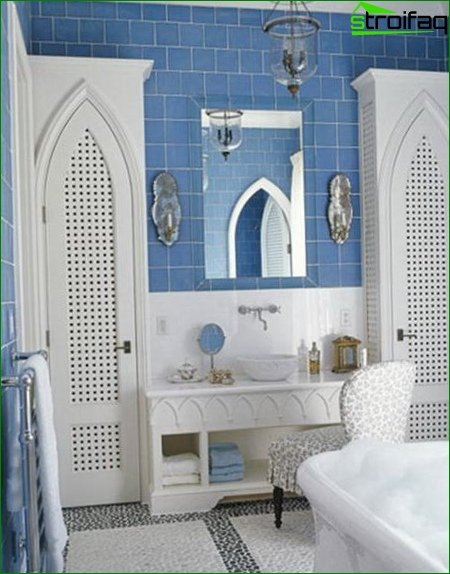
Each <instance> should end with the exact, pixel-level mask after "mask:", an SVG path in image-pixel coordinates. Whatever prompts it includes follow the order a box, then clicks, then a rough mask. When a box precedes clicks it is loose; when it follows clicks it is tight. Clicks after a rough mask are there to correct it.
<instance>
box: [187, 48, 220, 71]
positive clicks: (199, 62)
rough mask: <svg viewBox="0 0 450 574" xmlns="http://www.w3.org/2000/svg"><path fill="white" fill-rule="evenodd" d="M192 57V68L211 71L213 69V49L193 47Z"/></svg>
mask: <svg viewBox="0 0 450 574" xmlns="http://www.w3.org/2000/svg"><path fill="white" fill-rule="evenodd" d="M192 58H193V69H194V70H203V71H212V70H214V69H215V65H216V63H215V57H214V50H207V49H204V48H194V50H193V51H192Z"/></svg>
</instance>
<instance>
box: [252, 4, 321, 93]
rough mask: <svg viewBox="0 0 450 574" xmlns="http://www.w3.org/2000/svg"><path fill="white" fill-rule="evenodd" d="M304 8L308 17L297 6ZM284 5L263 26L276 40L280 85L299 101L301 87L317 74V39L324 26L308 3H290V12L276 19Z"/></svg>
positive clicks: (272, 59)
mask: <svg viewBox="0 0 450 574" xmlns="http://www.w3.org/2000/svg"><path fill="white" fill-rule="evenodd" d="M298 4H301V5H302V8H303V10H304V14H301V13H300V11H299V10H298V7H297V5H298ZM278 5H281V2H276V3H275V5H274V7H273V10H272V12H271V14H270V15H269V17H268V19H267V20H266V22H265V23H264V24H263V27H262V29H263V32H267V34H268V35H269V36H270V38H271V40H272V46H271V51H270V65H271V69H272V73H273V75H274V77H275V80H276V81H277V82H280V83H281V84H284V85H285V86H287V89H288V90H289V92H290V93H291V94H292V96H293V97H295V96H296V95H297V94H298V91H299V88H300V85H301V84H303V83H304V82H305V81H306V80H308V79H309V78H310V77H311V76H313V75H314V74H315V72H316V70H317V51H318V50H317V36H318V34H317V33H318V31H319V30H320V23H319V22H318V21H317V20H316V19H314V18H313V17H312V16H311V13H310V11H309V10H308V8H307V7H306V4H305V2H294V1H290V2H289V11H285V14H284V15H283V16H279V17H276V18H272V15H273V14H274V12H275V10H276V9H277V7H278Z"/></svg>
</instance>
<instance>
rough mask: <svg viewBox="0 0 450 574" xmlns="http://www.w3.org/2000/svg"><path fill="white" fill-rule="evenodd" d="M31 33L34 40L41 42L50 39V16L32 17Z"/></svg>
mask: <svg viewBox="0 0 450 574" xmlns="http://www.w3.org/2000/svg"><path fill="white" fill-rule="evenodd" d="M31 33H32V34H33V38H34V40H36V41H37V42H41V41H43V40H52V38H53V21H52V19H51V18H33V21H32V27H31Z"/></svg>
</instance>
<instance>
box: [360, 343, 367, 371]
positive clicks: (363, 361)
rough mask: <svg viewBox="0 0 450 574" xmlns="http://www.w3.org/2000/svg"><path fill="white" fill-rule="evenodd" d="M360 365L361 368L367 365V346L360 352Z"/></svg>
mask: <svg viewBox="0 0 450 574" xmlns="http://www.w3.org/2000/svg"><path fill="white" fill-rule="evenodd" d="M359 367H360V369H362V368H364V367H367V349H366V348H365V347H363V348H362V349H361V350H360V352H359Z"/></svg>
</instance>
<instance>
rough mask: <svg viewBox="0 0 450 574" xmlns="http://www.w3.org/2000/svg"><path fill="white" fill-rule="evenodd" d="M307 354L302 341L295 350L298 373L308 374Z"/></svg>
mask: <svg viewBox="0 0 450 574" xmlns="http://www.w3.org/2000/svg"><path fill="white" fill-rule="evenodd" d="M308 354H309V353H308V347H307V346H306V345H305V340H304V339H302V340H301V342H300V345H299V347H298V349H297V356H298V370H299V372H300V373H307V372H308Z"/></svg>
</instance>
